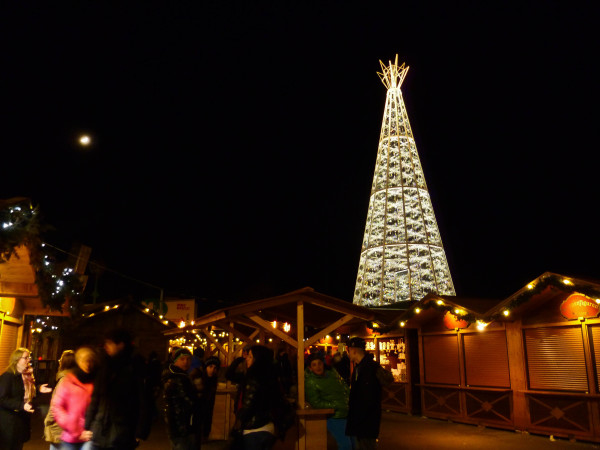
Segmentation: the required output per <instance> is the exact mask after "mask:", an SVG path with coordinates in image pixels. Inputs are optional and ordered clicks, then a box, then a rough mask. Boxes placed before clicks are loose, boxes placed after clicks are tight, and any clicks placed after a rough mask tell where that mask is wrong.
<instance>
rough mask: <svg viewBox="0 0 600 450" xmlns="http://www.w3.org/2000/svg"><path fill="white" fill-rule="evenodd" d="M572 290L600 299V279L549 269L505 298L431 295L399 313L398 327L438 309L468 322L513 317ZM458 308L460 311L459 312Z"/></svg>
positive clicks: (417, 321) (414, 322) (419, 320)
mask: <svg viewBox="0 0 600 450" xmlns="http://www.w3.org/2000/svg"><path fill="white" fill-rule="evenodd" d="M569 292H573V293H575V292H577V293H580V294H584V295H586V296H588V297H590V298H593V299H596V301H597V302H600V282H598V281H593V280H589V279H583V278H576V277H569V276H565V275H560V274H556V273H552V272H545V273H543V274H542V275H540V276H539V277H537V278H536V279H535V280H533V281H531V282H530V283H527V284H526V285H525V286H523V287H522V288H521V289H519V290H518V291H517V292H515V293H514V294H512V295H511V296H509V297H508V298H506V299H504V300H491V299H479V298H463V297H453V296H447V295H437V294H434V293H430V294H427V295H426V296H425V297H423V298H422V299H421V300H420V301H418V302H416V303H414V304H413V305H412V306H411V307H410V308H409V309H407V310H406V311H404V312H403V313H402V314H400V315H398V316H397V317H396V318H395V322H396V325H395V326H398V324H399V323H401V322H402V323H404V326H406V327H414V326H417V325H418V324H421V323H424V322H425V321H427V320H429V319H430V318H431V317H433V316H435V315H436V314H437V313H436V311H440V310H446V311H449V312H451V313H452V314H455V315H456V316H457V317H459V318H464V319H465V320H467V321H468V322H474V321H482V322H484V323H490V322H493V321H502V320H513V317H514V316H515V314H523V313H525V312H526V311H529V310H532V309H535V308H538V307H539V306H540V305H541V304H543V303H546V302H547V301H549V300H551V299H552V298H554V297H557V296H564V295H565V293H569ZM456 311H458V313H455V312H456ZM505 312H506V313H507V314H506V315H505Z"/></svg>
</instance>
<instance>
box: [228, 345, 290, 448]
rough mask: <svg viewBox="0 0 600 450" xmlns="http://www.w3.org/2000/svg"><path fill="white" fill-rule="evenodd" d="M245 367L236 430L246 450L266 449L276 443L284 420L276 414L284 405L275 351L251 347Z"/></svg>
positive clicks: (261, 347) (262, 347) (259, 346)
mask: <svg viewBox="0 0 600 450" xmlns="http://www.w3.org/2000/svg"><path fill="white" fill-rule="evenodd" d="M246 366H247V368H248V369H247V371H246V375H245V377H244V380H243V382H242V383H241V398H240V400H241V401H240V404H239V408H238V410H237V412H236V423H235V426H234V430H235V431H236V432H237V433H238V435H241V440H242V443H243V444H242V447H241V448H243V449H244V450H254V449H257V450H258V449H260V450H267V449H270V448H272V446H273V445H274V444H275V440H276V435H277V433H278V431H279V430H278V426H279V424H278V422H279V420H280V419H281V417H280V416H279V415H278V414H277V413H276V411H278V409H279V408H281V405H282V404H283V403H284V402H285V399H284V397H283V389H282V387H281V386H280V384H279V381H278V379H277V371H276V368H275V364H274V360H273V352H272V351H271V350H270V349H268V348H267V347H264V346H262V345H254V346H252V347H250V349H249V350H248V356H247V358H246Z"/></svg>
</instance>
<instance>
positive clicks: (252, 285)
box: [0, 0, 600, 301]
mask: <svg viewBox="0 0 600 450" xmlns="http://www.w3.org/2000/svg"><path fill="white" fill-rule="evenodd" d="M18 3H27V5H25V6H23V5H20V6H9V7H7V6H6V5H5V6H4V7H3V9H4V12H3V13H2V14H1V17H2V18H1V19H0V20H1V21H2V23H1V26H0V30H1V31H0V33H2V41H3V43H4V44H3V46H2V47H3V48H2V65H1V67H2V69H1V74H0V89H1V99H0V101H1V107H2V111H3V114H2V132H1V133H0V148H1V154H2V159H1V167H2V183H1V184H0V198H4V199H6V198H10V197H15V196H26V197H30V198H31V199H32V201H33V202H34V204H36V205H39V207H40V210H41V213H42V217H43V219H44V220H45V221H46V222H47V223H49V224H51V225H52V226H54V228H55V230H54V231H52V232H49V233H48V234H47V236H46V239H47V241H48V242H49V243H52V244H53V245H55V246H57V247H59V248H64V249H67V250H68V249H70V248H71V246H72V244H73V243H76V242H79V243H83V244H86V245H88V246H90V247H92V257H91V258H92V260H93V261H96V262H99V263H101V264H103V265H106V267H108V268H110V270H111V271H114V272H118V273H120V274H124V275H127V276H128V277H132V278H135V279H138V280H143V281H145V282H147V283H150V284H153V285H156V286H160V287H163V288H164V289H165V293H166V294H167V295H178V296H184V297H185V296H195V297H199V298H213V299H224V300H227V301H244V300H248V299H254V298H260V297H264V296H270V295H277V294H280V293H284V292H288V291H291V290H295V289H299V288H302V287H304V286H311V287H313V288H315V289H316V290H318V291H320V292H323V293H325V294H329V295H332V296H335V297H339V298H342V299H346V300H348V301H351V300H352V294H353V290H354V283H355V278H356V271H357V267H358V260H359V255H360V247H361V243H362V237H363V231H364V225H365V220H366V216H367V207H368V199H369V195H370V189H371V181H372V177H373V170H374V167H375V158H376V155H377V146H378V140H379V132H380V126H381V119H382V116H383V108H384V103H385V94H386V91H385V87H384V86H383V84H382V83H381V81H380V80H379V78H378V76H377V74H376V72H377V71H379V69H380V67H379V60H380V59H381V60H383V61H385V62H387V61H388V60H393V59H394V57H395V55H396V53H397V54H398V55H399V60H400V61H403V62H406V64H407V65H409V66H410V70H409V71H408V75H407V77H406V79H405V81H404V84H403V86H402V91H403V94H404V100H405V103H406V107H407V109H408V114H409V118H410V121H411V125H412V128H413V134H414V137H415V139H416V142H417V148H418V151H419V154H420V157H421V162H422V165H423V169H424V171H425V176H426V181H427V184H428V187H429V191H430V194H431V197H432V201H433V205H434V210H435V213H436V218H437V220H438V225H439V227H440V231H441V234H442V240H443V243H444V247H445V250H446V253H447V256H448V260H449V264H450V270H451V272H452V276H453V280H454V283H455V287H456V290H457V294H458V295H460V296H480V297H485V298H488V297H489V298H498V299H502V298H505V297H506V296H508V295H510V294H512V293H513V292H515V291H517V290H518V289H520V288H521V287H523V286H524V284H526V283H527V282H529V281H530V280H532V279H534V278H536V277H538V276H539V275H541V274H542V273H543V272H546V271H552V272H558V273H561V274H565V275H571V276H582V277H588V278H600V276H599V273H598V263H597V258H598V254H599V253H600V241H599V239H598V233H597V227H598V224H597V219H598V216H599V214H598V193H599V188H598V179H597V172H598V163H599V159H600V158H599V156H598V137H599V136H598V119H599V114H598V105H599V102H598V100H599V96H598V78H599V76H598V75H599V70H598V62H597V61H598V48H597V43H598V34H597V23H598V19H599V17H598V14H597V13H596V11H595V10H594V9H593V6H591V5H592V4H593V3H594V2H585V3H584V2H577V3H574V2H554V1H536V2H528V1H519V2H448V1H446V2H441V3H439V4H437V5H438V6H436V3H435V2H399V1H398V2H381V1H331V2H330V1H281V0H277V1H246V2H228V1H222V0H221V1H204V2H203V1H172V2H118V3H117V2H101V1H98V2H90V1H61V2H18ZM109 3H110V4H111V5H112V6H109ZM124 3H126V4H127V5H126V6H123V5H122V4H124ZM509 3H510V4H512V6H510V5H508V4H509ZM425 4H427V5H428V6H425ZM117 5H118V6H117ZM439 5H441V6H439ZM575 5H577V6H575ZM7 8H9V9H7ZM10 8H12V9H10ZM84 132H85V133H89V134H90V135H91V136H92V139H93V145H92V146H90V147H89V148H85V149H84V148H82V147H80V146H78V145H77V138H78V136H79V135H80V134H81V133H84ZM105 295H106V294H105Z"/></svg>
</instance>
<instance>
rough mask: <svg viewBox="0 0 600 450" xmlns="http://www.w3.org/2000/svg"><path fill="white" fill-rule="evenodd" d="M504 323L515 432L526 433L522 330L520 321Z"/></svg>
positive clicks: (527, 420)
mask: <svg viewBox="0 0 600 450" xmlns="http://www.w3.org/2000/svg"><path fill="white" fill-rule="evenodd" d="M505 323H506V325H505V326H506V345H507V349H508V365H509V368H510V386H511V388H512V391H513V417H514V426H515V428H516V429H517V430H521V431H526V430H527V428H528V425H529V411H528V409H527V408H528V407H527V398H526V397H525V393H524V392H523V391H525V390H527V368H526V364H525V350H524V348H523V330H522V328H521V320H515V321H514V322H505Z"/></svg>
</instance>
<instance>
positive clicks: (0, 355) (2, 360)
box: [0, 321, 19, 373]
mask: <svg viewBox="0 0 600 450" xmlns="http://www.w3.org/2000/svg"><path fill="white" fill-rule="evenodd" d="M0 322H1V323H0V326H2V340H1V341H0V373H4V371H5V370H6V368H7V367H8V359H9V358H10V354H11V353H12V352H13V351H14V350H16V349H17V334H18V333H17V331H18V329H19V327H18V326H17V325H16V324H14V323H11V322H4V321H0Z"/></svg>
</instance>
